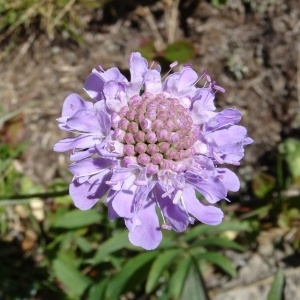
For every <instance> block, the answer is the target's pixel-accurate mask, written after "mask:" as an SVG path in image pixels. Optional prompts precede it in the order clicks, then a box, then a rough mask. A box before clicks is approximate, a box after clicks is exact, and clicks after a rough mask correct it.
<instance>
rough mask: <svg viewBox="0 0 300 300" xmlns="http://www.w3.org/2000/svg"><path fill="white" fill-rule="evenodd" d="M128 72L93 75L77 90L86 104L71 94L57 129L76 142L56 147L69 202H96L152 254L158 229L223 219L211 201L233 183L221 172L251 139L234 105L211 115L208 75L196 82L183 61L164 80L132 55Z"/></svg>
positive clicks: (82, 205)
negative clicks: (68, 178) (64, 160)
mask: <svg viewBox="0 0 300 300" xmlns="http://www.w3.org/2000/svg"><path fill="white" fill-rule="evenodd" d="M176 65H177V63H173V64H171V65H170V67H171V69H172V68H173V67H175V66H176ZM129 68H130V75H131V80H130V81H128V79H127V78H126V77H125V76H123V75H122V74H121V72H120V71H119V69H117V68H110V69H108V70H104V69H103V68H102V67H101V66H100V67H99V70H96V69H94V70H93V71H92V73H91V74H90V75H89V76H88V78H87V79H86V82H85V86H84V87H85V91H86V92H87V93H88V95H89V96H90V97H91V98H92V102H90V101H85V100H83V99H82V98H81V97H80V96H79V95H77V94H71V95H69V96H68V97H67V98H66V100H65V102H64V105H63V110H62V116H61V118H59V119H58V121H59V123H60V124H59V127H60V128H61V129H62V130H66V131H69V132H72V133H76V134H77V135H78V136H76V137H72V138H66V139H63V140H61V141H60V142H58V143H57V144H56V145H55V146H54V150H55V151H58V152H64V151H69V150H71V155H70V159H71V160H72V161H73V163H72V164H71V165H70V166H69V171H70V172H71V173H72V174H73V180H72V182H71V184H70V188H69V192H70V195H71V197H72V199H73V201H74V203H75V205H76V206H77V207H78V208H79V209H82V210H87V209H90V208H91V207H93V206H94V205H95V204H96V203H97V202H98V201H99V200H100V199H102V200H101V201H103V202H105V203H106V204H107V207H108V215H109V219H110V220H111V221H113V220H114V219H115V218H123V219H124V221H125V225H126V227H127V228H128V230H129V235H128V237H129V240H130V241H131V243H132V244H134V245H136V246H141V247H143V248H145V249H148V250H150V249H154V248H156V247H157V246H158V245H159V243H160V241H161V239H162V230H161V229H162V228H163V229H172V230H175V231H178V232H182V231H184V230H185V229H186V228H187V226H188V224H190V223H193V222H194V219H195V218H196V219H198V220H199V221H200V222H202V223H205V224H209V225H217V224H220V223H221V221H222V219H223V216H224V215H223V212H222V210H221V209H220V208H218V207H216V206H215V203H217V202H218V201H220V200H222V199H227V198H226V197H227V192H228V191H237V190H238V189H239V187H240V183H239V180H238V178H237V176H236V175H235V174H234V173H233V172H232V171H230V170H229V169H227V168H224V167H220V166H222V165H224V164H233V165H239V161H240V160H241V159H242V158H243V156H244V146H245V145H247V144H250V143H251V142H252V139H250V138H248V137H247V130H246V129H245V128H244V127H243V126H239V125H236V124H237V123H238V122H239V121H240V119H241V113H240V112H239V111H238V110H237V109H234V108H227V109H224V110H223V111H221V112H215V109H216V108H215V106H214V97H215V93H216V92H217V91H221V92H224V89H223V88H221V87H219V86H217V85H216V84H215V82H214V81H212V80H211V78H210V76H209V75H208V74H207V73H206V72H203V74H202V75H201V76H200V77H199V76H198V74H197V73H196V72H195V71H194V70H193V69H192V68H191V65H185V66H183V67H182V68H181V69H180V70H179V71H178V72H174V73H173V74H170V75H168V74H167V75H166V76H165V79H162V78H161V74H160V67H159V66H156V67H154V68H152V66H150V67H149V65H148V62H147V60H146V59H145V58H143V57H142V56H141V54H140V53H137V52H136V53H132V55H131V57H130V60H129ZM202 79H204V80H205V82H204V84H203V86H202V87H200V88H198V87H196V84H197V83H198V82H199V81H200V80H202ZM195 190H196V191H197V192H199V193H200V194H201V195H202V198H201V199H200V200H199V199H198V198H197V197H196V194H195ZM157 212H159V213H160V214H161V220H160V219H159V218H158V216H157Z"/></svg>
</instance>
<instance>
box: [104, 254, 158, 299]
mask: <svg viewBox="0 0 300 300" xmlns="http://www.w3.org/2000/svg"><path fill="white" fill-rule="evenodd" d="M157 254H158V251H151V252H144V253H141V254H139V255H138V256H135V257H134V258H132V259H130V260H129V261H128V262H127V263H126V264H125V265H124V267H123V268H122V270H121V272H120V273H118V274H117V275H116V276H115V277H114V278H113V279H112V280H111V281H110V282H109V285H108V288H107V290H106V298H105V299H118V298H119V296H120V294H121V293H122V291H123V290H124V287H125V286H126V284H127V282H128V281H129V280H130V278H131V276H133V275H134V273H135V272H137V271H138V270H139V269H140V268H141V267H142V266H143V265H145V264H146V263H148V262H150V261H151V260H153V259H154V258H155V256H157Z"/></svg>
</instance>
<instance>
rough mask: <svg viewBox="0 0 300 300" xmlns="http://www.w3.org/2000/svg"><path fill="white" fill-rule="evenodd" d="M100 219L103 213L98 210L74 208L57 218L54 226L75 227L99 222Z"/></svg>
mask: <svg viewBox="0 0 300 300" xmlns="http://www.w3.org/2000/svg"><path fill="white" fill-rule="evenodd" d="M100 220H101V215H100V214H99V213H98V212H97V211H96V210H93V209H91V210H86V211H81V210H72V211H69V212H67V213H65V214H64V215H63V216H60V217H59V218H58V219H56V221H55V222H54V224H52V226H53V227H57V228H64V229H74V228H79V227H85V226H89V225H92V224H95V223H98V222H99V221H100Z"/></svg>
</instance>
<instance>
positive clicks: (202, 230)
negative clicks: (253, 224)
mask: <svg viewBox="0 0 300 300" xmlns="http://www.w3.org/2000/svg"><path fill="white" fill-rule="evenodd" d="M228 230H229V231H238V232H242V231H248V232H249V231H251V228H250V226H249V225H248V224H246V223H241V222H232V221H224V222H222V223H221V224H219V225H217V226H211V225H198V226H195V227H193V228H192V229H191V230H190V231H189V232H188V233H186V234H185V235H184V236H183V240H184V241H185V242H188V241H190V240H192V239H195V238H197V237H198V236H203V235H211V234H217V233H220V232H224V231H228Z"/></svg>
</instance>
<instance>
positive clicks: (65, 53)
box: [0, 0, 300, 299]
mask: <svg viewBox="0 0 300 300" xmlns="http://www.w3.org/2000/svg"><path fill="white" fill-rule="evenodd" d="M148 2H150V4H149V8H150V11H151V13H150V18H151V16H152V18H154V19H155V24H156V28H157V30H158V32H159V35H160V36H161V37H162V41H168V40H169V41H171V40H178V39H186V40H188V41H190V42H192V43H193V44H194V46H195V48H196V56H195V58H194V59H193V61H192V63H193V66H194V68H195V69H196V70H197V71H199V72H202V71H203V69H207V70H208V72H209V74H210V75H211V76H212V78H214V79H215V80H216V81H217V83H218V84H219V85H221V86H223V87H224V88H225V89H226V93H225V94H221V93H218V95H217V100H216V101H217V106H218V107H219V108H223V107H227V106H234V107H236V108H238V109H240V110H241V111H242V112H243V120H242V124H243V125H245V126H246V127H247V128H248V131H249V135H250V136H251V137H252V138H253V139H254V141H255V142H254V144H253V145H251V146H249V147H247V149H246V156H245V159H244V161H243V163H242V167H241V168H239V173H240V176H241V178H243V179H244V180H246V181H249V180H250V179H251V177H252V175H253V173H254V171H257V170H260V169H263V168H266V167H268V166H267V164H266V163H265V160H264V159H265V158H267V159H268V158H270V157H271V156H272V155H274V152H275V149H276V146H277V145H278V143H280V142H281V141H282V139H283V138H284V137H286V136H290V135H293V136H295V135H296V134H297V133H298V134H299V128H300V114H299V104H300V102H299V101H300V71H299V70H300V21H299V20H300V4H299V1H298V0H266V1H260V0H244V1H242V0H228V1H227V5H226V6H224V7H221V8H216V7H214V6H212V5H211V4H210V3H208V2H207V1H196V0H187V1H181V3H180V5H179V9H178V12H179V15H178V19H177V18H176V16H175V18H172V17H170V18H165V17H164V16H165V15H164V13H163V11H164V9H165V7H164V6H163V1H148ZM165 2H168V1H165ZM122 3H123V2H122ZM135 8H136V7H135V6H134V5H132V6H128V7H127V6H125V5H123V6H122V5H121V6H120V7H119V6H118V8H117V9H116V11H115V13H116V14H115V15H113V14H112V11H111V10H110V9H105V10H104V11H103V12H100V11H99V12H98V13H95V16H94V17H93V18H92V22H91V26H90V28H89V30H87V31H86V32H85V33H84V35H83V37H82V38H83V41H84V42H83V44H82V45H80V46H77V45H75V44H74V43H70V42H68V41H67V40H64V39H63V38H61V39H59V40H55V41H54V42H49V40H48V39H47V38H46V37H45V36H43V35H39V36H35V35H34V34H33V35H31V36H29V38H28V39H27V41H26V43H24V44H22V45H20V46H17V47H16V48H15V49H13V50H12V52H11V54H10V55H9V56H7V57H6V58H4V59H2V61H1V62H0V66H1V73H0V93H1V103H2V106H3V109H4V111H7V112H9V111H13V110H15V109H18V108H22V109H23V113H24V116H25V123H26V126H25V129H26V136H27V139H28V147H27V149H26V152H25V155H24V157H23V160H22V161H21V167H22V169H23V171H24V172H25V173H26V174H27V175H29V176H30V177H31V178H32V179H33V180H34V181H35V182H37V183H39V184H44V185H47V184H49V183H50V182H51V181H52V180H53V179H54V178H56V177H65V176H67V175H66V174H67V172H66V170H65V167H66V166H67V164H68V158H67V156H66V155H65V154H57V153H54V152H53V151H52V147H53V145H54V144H55V143H56V142H57V141H58V140H60V139H61V138H63V137H64V136H66V135H65V134H64V133H63V132H61V131H60V130H59V129H58V127H57V122H56V121H55V119H56V118H57V117H59V116H60V113H61V107H62V103H63V100H64V98H65V97H66V96H67V95H68V94H70V93H71V92H76V93H79V94H81V95H82V96H84V97H85V94H84V91H83V90H82V88H83V83H84V80H85V78H86V77H87V75H88V74H89V73H90V71H91V70H92V68H94V67H96V66H97V65H98V64H99V63H101V65H102V66H103V67H104V68H108V67H111V66H117V67H119V68H120V69H126V68H127V59H128V57H129V54H130V52H131V51H136V50H137V48H138V47H139V46H140V45H141V44H142V43H143V42H144V41H145V40H149V39H152V40H155V42H156V45H157V47H160V46H161V44H160V43H162V41H160V38H159V36H158V33H157V32H156V31H155V30H154V28H153V26H151V24H149V11H147V10H146V11H145V10H141V9H139V10H136V9H135ZM167 32H170V34H169V37H168V34H167ZM172 32H173V33H172ZM26 105H29V106H26ZM228 299H229V298H228ZM230 299H231V298H230ZM232 299H233V298H232ZM256 299H259V298H256Z"/></svg>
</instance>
